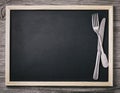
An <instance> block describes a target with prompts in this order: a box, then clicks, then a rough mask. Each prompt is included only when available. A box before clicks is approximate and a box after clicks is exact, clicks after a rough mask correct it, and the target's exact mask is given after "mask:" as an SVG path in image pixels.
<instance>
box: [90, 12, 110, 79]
mask: <svg viewBox="0 0 120 93" xmlns="http://www.w3.org/2000/svg"><path fill="white" fill-rule="evenodd" d="M92 27H93V30H94V32H95V33H96V34H97V36H98V43H99V45H100V49H98V51H97V55H99V54H101V61H102V64H103V66H104V67H105V68H107V67H108V60H107V56H106V54H105V53H104V50H103V47H102V41H101V37H100V35H99V33H98V31H99V17H98V13H96V14H93V15H92ZM99 59H100V57H99V56H97V57H96V64H95V69H94V73H93V79H94V80H97V79H98V76H99V64H100V61H99Z"/></svg>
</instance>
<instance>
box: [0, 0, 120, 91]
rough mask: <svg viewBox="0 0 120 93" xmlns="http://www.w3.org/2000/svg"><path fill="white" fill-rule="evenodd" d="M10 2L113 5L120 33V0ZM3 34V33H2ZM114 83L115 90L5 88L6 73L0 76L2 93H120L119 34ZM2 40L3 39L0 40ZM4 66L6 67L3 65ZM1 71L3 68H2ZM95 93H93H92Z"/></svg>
mask: <svg viewBox="0 0 120 93" xmlns="http://www.w3.org/2000/svg"><path fill="white" fill-rule="evenodd" d="M7 1H10V2H9V3H8V4H10V5H11V4H12V5H21V4H22V5H26V4H27V5H42V4H52V5H53V4H55V5H56V4H67V5H68V4H80V5H83V4H85V5H96V4H97V5H106V4H112V5H114V6H115V7H114V16H115V17H114V30H115V32H120V0H34V1H33V0H7ZM3 2H4V0H0V4H2V3H3ZM4 25H5V24H4V21H1V20H0V32H1V31H2V32H5V30H4V27H5V26H4ZM2 34H3V33H2ZM114 34H115V37H114V41H115V43H114V54H115V56H114V67H115V70H114V81H115V86H114V87H113V88H89V87H88V88H81V87H78V88H64V87H57V88H53V87H5V85H4V84H5V83H4V72H3V74H2V76H0V92H1V93H61V92H62V93H69V92H76V93H77V92H80V91H82V92H86V91H94V92H95V93H98V92H99V93H105V92H106V93H120V79H119V77H120V69H117V70H116V68H119V67H120V43H119V42H120V36H119V35H118V33H114ZM0 39H1V38H0ZM3 47H4V41H2V45H1V42H0V49H1V51H2V52H3V51H4V48H3ZM0 60H2V61H0V62H2V63H3V62H4V57H3V56H2V57H1V56H0ZM3 66H4V65H3ZM0 70H1V68H0ZM92 93H93V92H92Z"/></svg>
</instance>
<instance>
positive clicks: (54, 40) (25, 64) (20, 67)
mask: <svg viewBox="0 0 120 93" xmlns="http://www.w3.org/2000/svg"><path fill="white" fill-rule="evenodd" d="M95 13H98V14H99V20H100V22H101V20H102V18H106V24H105V32H104V40H103V48H104V52H105V54H106V55H107V58H109V56H108V47H109V45H108V44H109V43H108V42H109V40H108V39H109V11H108V10H107V9H106V10H89V9H88V10H67V9H64V10H55V9H52V10H49V9H48V10H22V9H21V10H14V9H13V10H10V17H9V18H10V49H9V50H10V66H9V68H10V69H9V70H10V71H9V73H10V74H9V75H10V77H9V79H10V81H13V82H17V81H19V82H26V81H27V82H33V81H34V82H39V81H42V82H58V81H59V82H69V81H70V82H79V81H81V82H86V81H88V82H108V79H109V78H108V77H109V70H108V68H109V67H108V68H103V67H102V64H101V62H100V71H99V79H98V80H94V79H93V71H94V67H95V61H96V53H97V42H98V37H97V35H96V33H95V32H94V31H93V28H92V21H91V20H92V19H91V15H92V14H95Z"/></svg>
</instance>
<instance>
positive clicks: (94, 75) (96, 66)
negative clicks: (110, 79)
mask: <svg viewBox="0 0 120 93" xmlns="http://www.w3.org/2000/svg"><path fill="white" fill-rule="evenodd" d="M100 53H101V52H100V51H97V56H96V63H95V68H94V72H93V79H94V80H98V77H99V64H100Z"/></svg>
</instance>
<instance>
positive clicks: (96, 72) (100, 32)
mask: <svg viewBox="0 0 120 93" xmlns="http://www.w3.org/2000/svg"><path fill="white" fill-rule="evenodd" d="M105 22H106V18H103V19H102V21H101V23H100V28H99V35H100V37H101V41H102V42H103V38H104V29H105ZM100 56H101V50H100V44H99V40H98V45H97V56H96V64H95V68H94V73H93V79H94V80H97V79H98V77H99V64H100ZM102 65H103V62H102Z"/></svg>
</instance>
